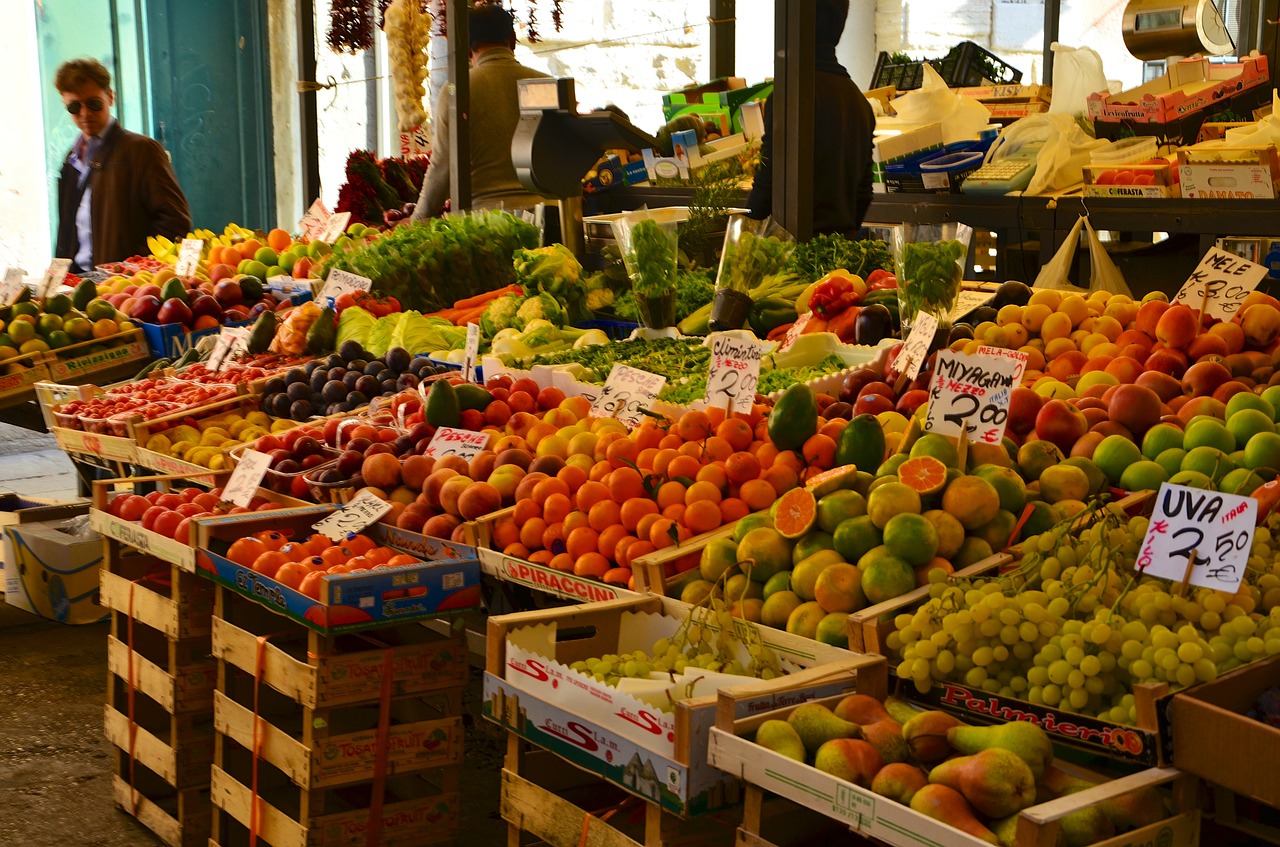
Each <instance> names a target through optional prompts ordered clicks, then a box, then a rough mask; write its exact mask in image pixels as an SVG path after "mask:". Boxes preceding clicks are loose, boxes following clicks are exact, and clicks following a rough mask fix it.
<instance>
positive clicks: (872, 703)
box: [834, 694, 891, 726]
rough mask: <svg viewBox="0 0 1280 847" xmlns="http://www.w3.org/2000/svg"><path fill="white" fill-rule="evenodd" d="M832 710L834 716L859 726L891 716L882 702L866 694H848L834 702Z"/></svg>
mask: <svg viewBox="0 0 1280 847" xmlns="http://www.w3.org/2000/svg"><path fill="white" fill-rule="evenodd" d="M834 711H835V713H836V717H838V718H841V719H842V720H846V721H849V723H856V724H858V725H859V726H864V725H866V724H869V723H875V722H876V721H882V720H884V719H885V718H890V717H891V716H890V715H889V713H888V712H887V711H885V708H884V704H883V703H881V702H880V701H879V700H877V699H876V698H874V697H871V696H868V695H866V694H850V695H849V696H848V697H846V698H844V699H843V700H841V701H840V702H839V703H837V704H836V707H835V709H834Z"/></svg>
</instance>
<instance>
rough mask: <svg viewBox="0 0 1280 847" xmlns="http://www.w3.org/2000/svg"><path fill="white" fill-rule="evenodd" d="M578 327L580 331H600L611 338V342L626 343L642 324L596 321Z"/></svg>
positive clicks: (584, 322)
mask: <svg viewBox="0 0 1280 847" xmlns="http://www.w3.org/2000/svg"><path fill="white" fill-rule="evenodd" d="M576 326H577V328H578V329H598V330H600V331H601V332H603V333H604V334H605V335H607V336H609V340H610V341H626V340H627V339H628V338H630V337H631V333H632V332H634V331H635V330H636V329H638V328H639V327H640V324H637V323H631V322H630V321H610V320H604V319H596V320H590V321H582V322H581V323H579V324H576Z"/></svg>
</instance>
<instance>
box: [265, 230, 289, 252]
mask: <svg viewBox="0 0 1280 847" xmlns="http://www.w3.org/2000/svg"><path fill="white" fill-rule="evenodd" d="M292 243H293V239H292V238H291V237H290V236H289V233H287V232H285V231H284V230H283V229H280V228H279V227H277V228H276V229H273V230H271V232H268V233H267V246H268V247H270V248H271V249H272V250H275V251H276V252H277V253H279V252H280V251H282V250H288V249H289V245H290V244H292Z"/></svg>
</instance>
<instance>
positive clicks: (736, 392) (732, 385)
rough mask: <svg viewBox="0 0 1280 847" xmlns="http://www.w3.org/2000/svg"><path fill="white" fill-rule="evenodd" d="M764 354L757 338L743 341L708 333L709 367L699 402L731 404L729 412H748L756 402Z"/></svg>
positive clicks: (721, 405)
mask: <svg viewBox="0 0 1280 847" xmlns="http://www.w3.org/2000/svg"><path fill="white" fill-rule="evenodd" d="M764 353H765V345H764V344H761V343H760V342H759V341H744V340H742V339H739V338H734V337H732V336H729V335H724V334H721V333H717V334H715V335H713V336H711V366H710V369H709V370H708V371H707V391H706V394H705V395H704V396H703V401H704V402H705V403H706V404H707V405H708V406H715V407H716V408H725V406H726V405H727V404H729V403H732V404H733V411H735V412H744V413H745V412H750V411H751V407H752V405H753V404H754V403H755V401H756V386H757V385H759V383H760V360H761V359H762V358H764Z"/></svg>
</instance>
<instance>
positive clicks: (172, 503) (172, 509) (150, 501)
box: [107, 488, 283, 545]
mask: <svg viewBox="0 0 1280 847" xmlns="http://www.w3.org/2000/svg"><path fill="white" fill-rule="evenodd" d="M280 508H283V507H282V506H280V505H279V504H278V503H274V502H272V501H271V500H268V499H266V498H265V497H254V498H253V499H252V500H250V501H249V505H248V507H244V506H236V505H235V504H233V503H229V502H227V501H225V500H223V499H222V489H221V488H215V489H213V490H212V491H205V490H204V489H203V488H182V489H179V490H177V491H170V492H162V491H152V492H151V493H149V494H120V495H118V496H116V497H114V498H112V500H111V502H110V503H109V504H108V505H107V513H108V514H110V515H111V516H112V517H116V518H119V519H120V520H123V521H130V522H132V523H136V524H139V525H140V526H141V527H142V528H143V529H145V530H147V531H148V532H154V533H156V534H157V535H163V536H164V537H165V538H172V539H173V540H174V541H179V542H181V543H183V544H188V545H189V544H191V521H192V519H193V518H203V517H217V516H219V515H241V514H245V513H247V512H269V511H272V510H274V509H280Z"/></svg>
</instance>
